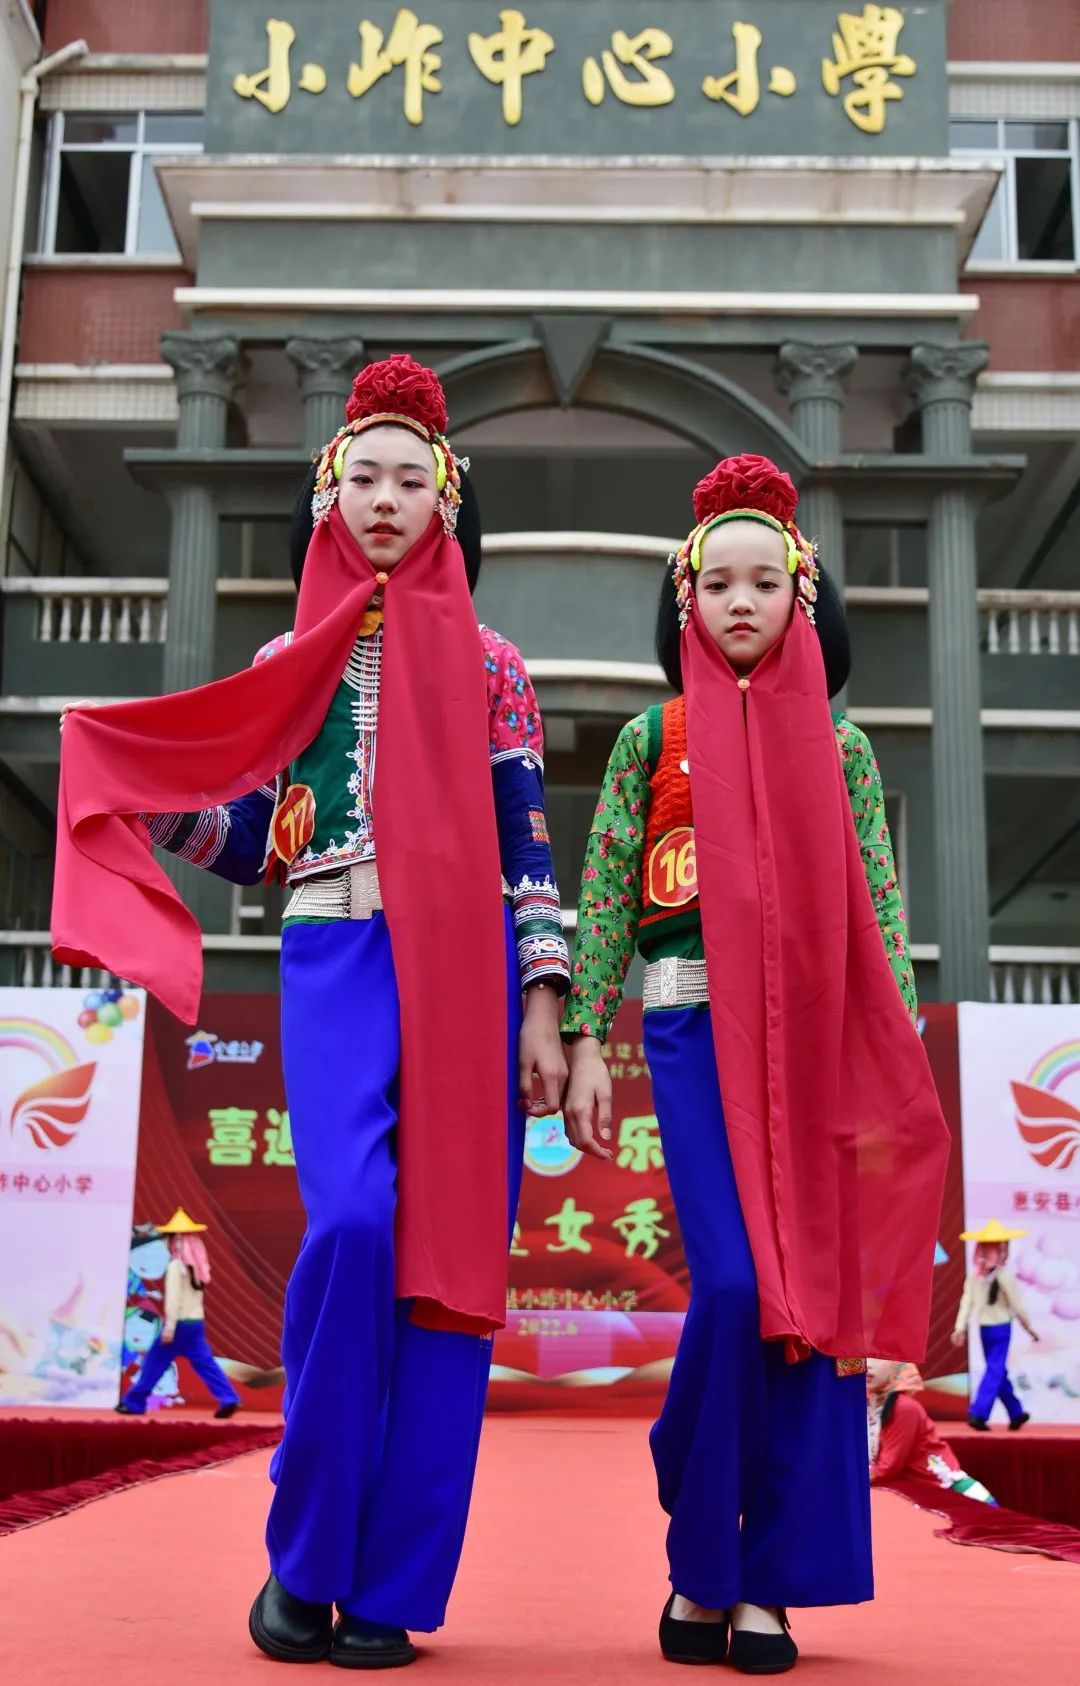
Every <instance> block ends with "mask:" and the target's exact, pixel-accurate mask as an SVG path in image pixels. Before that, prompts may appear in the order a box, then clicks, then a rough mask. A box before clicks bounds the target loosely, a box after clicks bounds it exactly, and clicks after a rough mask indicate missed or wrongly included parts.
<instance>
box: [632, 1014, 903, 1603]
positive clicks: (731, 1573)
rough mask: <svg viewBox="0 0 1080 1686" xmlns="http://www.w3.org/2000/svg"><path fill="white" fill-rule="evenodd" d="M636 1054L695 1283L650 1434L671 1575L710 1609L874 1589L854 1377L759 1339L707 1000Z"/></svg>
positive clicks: (861, 1404) (657, 1018)
mask: <svg viewBox="0 0 1080 1686" xmlns="http://www.w3.org/2000/svg"><path fill="white" fill-rule="evenodd" d="M645 1051H646V1056H647V1058H648V1062H649V1067H650V1070H651V1072H652V1083H653V1097H654V1104H655V1106H656V1112H657V1118H658V1120H659V1124H660V1134H661V1139H662V1141H663V1147H664V1157H665V1160H666V1162H667V1170H668V1177H669V1179H670V1183H671V1191H672V1196H673V1198H674V1202H675V1209H676V1212H677V1214H678V1219H679V1226H680V1229H681V1231H682V1236H683V1242H684V1244H685V1247H686V1255H687V1260H688V1263H689V1266H690V1278H691V1284H692V1289H691V1299H690V1309H689V1311H688V1313H687V1317H686V1324H685V1327H684V1329H683V1335H682V1339H681V1341H680V1342H679V1350H678V1353H677V1355H676V1358H675V1366H674V1370H673V1372H672V1377H671V1387H670V1389H669V1392H668V1397H667V1401H666V1403H665V1405H664V1409H663V1411H662V1413H661V1415H660V1418H659V1420H658V1422H657V1423H656V1425H655V1427H654V1428H653V1431H652V1451H653V1459H654V1462H655V1464H656V1474H657V1480H658V1483H659V1490H660V1503H661V1505H662V1506H663V1508H664V1509H665V1510H666V1511H667V1513H668V1515H669V1516H670V1518H671V1522H670V1526H669V1528H668V1542H667V1543H668V1560H669V1563H670V1567H671V1584H672V1586H673V1587H674V1589H675V1591H676V1592H679V1593H681V1594H682V1595H683V1596H684V1597H685V1598H690V1599H693V1600H694V1602H695V1603H697V1604H701V1605H703V1606H705V1607H706V1608H708V1609H714V1610H719V1609H727V1608H730V1607H731V1606H732V1605H733V1604H736V1603H738V1602H739V1601H740V1600H745V1601H746V1602H747V1603H751V1604H759V1605H763V1606H766V1607H769V1606H773V1605H783V1606H787V1605H821V1604H856V1603H859V1602H861V1601H862V1600H864V1599H868V1598H872V1597H873V1590H874V1588H873V1568H872V1561H871V1548H870V1490H869V1475H868V1466H867V1451H866V1386H865V1381H864V1378H863V1377H861V1376H838V1375H837V1374H836V1366H835V1363H834V1362H833V1360H832V1359H828V1358H823V1357H821V1356H820V1355H819V1354H815V1355H814V1356H813V1357H811V1358H810V1359H808V1360H806V1361H805V1362H803V1363H800V1364H789V1363H788V1362H787V1360H786V1358H785V1353H784V1347H783V1343H781V1342H775V1341H770V1342H764V1341H762V1339H761V1335H760V1324H759V1310H758V1298H757V1281H756V1277H755V1274H754V1263H753V1258H752V1256H751V1252H750V1243H749V1240H748V1237H747V1233H746V1225H745V1222H744V1221H743V1215H742V1211H741V1208H740V1206H739V1198H738V1193H737V1191H736V1187H735V1176H734V1172H733V1169H732V1164H731V1154H730V1152H729V1149H728V1141H727V1133H726V1129H725V1125H724V1112H723V1106H722V1104H721V1099H720V1085H719V1080H718V1077H717V1070H716V1056H715V1053H714V1050H713V1039H712V1026H711V1023H710V1019H709V1011H708V1008H706V1007H687V1008H679V1009H674V1010H672V1009H666V1010H661V1011H654V1012H649V1013H647V1014H646V1015H645Z"/></svg>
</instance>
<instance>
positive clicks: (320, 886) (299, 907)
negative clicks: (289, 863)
mask: <svg viewBox="0 0 1080 1686" xmlns="http://www.w3.org/2000/svg"><path fill="white" fill-rule="evenodd" d="M381 908H382V892H381V891H380V889H379V874H378V870H377V868H376V865H375V862H374V861H356V862H355V863H354V864H353V865H352V866H343V867H341V868H340V869H339V870H338V871H337V872H320V873H317V874H316V875H315V877H314V878H302V879H301V880H300V883H299V884H298V885H297V886H296V889H295V890H294V891H293V893H292V895H291V896H290V897H289V900H288V902H287V903H286V904H285V912H284V913H283V914H282V916H281V917H282V918H283V919H370V918H371V916H372V914H373V913H378V912H379V911H380V909H381Z"/></svg>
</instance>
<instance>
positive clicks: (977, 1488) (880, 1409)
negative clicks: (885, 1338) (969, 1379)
mask: <svg viewBox="0 0 1080 1686" xmlns="http://www.w3.org/2000/svg"><path fill="white" fill-rule="evenodd" d="M922 1388H923V1379H922V1377H921V1375H920V1374H919V1372H918V1370H917V1369H916V1367H915V1365H914V1364H896V1363H890V1362H889V1361H888V1360H886V1359H884V1358H871V1359H869V1360H868V1362H867V1366H866V1438H867V1444H868V1450H869V1454H870V1481H871V1484H874V1483H877V1484H878V1485H881V1486H885V1485H888V1483H889V1482H890V1481H922V1482H925V1481H927V1480H931V1481H933V1482H934V1483H935V1484H936V1485H937V1486H938V1487H944V1488H946V1489H947V1490H948V1491H949V1492H950V1493H960V1494H962V1495H963V1496H964V1497H965V1498H968V1499H978V1500H979V1501H980V1502H981V1503H982V1504H988V1505H992V1504H996V1503H997V1500H996V1499H993V1498H991V1496H990V1494H989V1492H988V1491H987V1489H986V1488H985V1487H984V1486H983V1484H982V1482H981V1481H976V1480H975V1477H974V1476H973V1475H968V1473H967V1472H966V1470H963V1469H961V1468H960V1462H959V1459H958V1458H957V1456H956V1453H955V1452H954V1451H953V1449H952V1447H951V1446H950V1445H949V1443H948V1441H947V1440H943V1439H942V1437H941V1435H940V1434H939V1433H938V1431H937V1428H936V1427H935V1425H934V1423H933V1422H932V1421H931V1419H930V1415H929V1412H928V1411H927V1409H926V1407H925V1406H924V1405H923V1404H922V1402H921V1400H919V1399H917V1398H916V1395H917V1394H919V1393H921V1392H922ZM928 1502H929V1503H930V1505H931V1507H932V1504H933V1494H932V1490H931V1497H930V1499H929V1501H928Z"/></svg>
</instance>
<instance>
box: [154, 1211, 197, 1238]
mask: <svg viewBox="0 0 1080 1686" xmlns="http://www.w3.org/2000/svg"><path fill="white" fill-rule="evenodd" d="M154 1228H155V1229H156V1230H157V1232H158V1234H159V1235H198V1234H199V1232H200V1231H201V1230H204V1229H205V1228H206V1225H205V1224H197V1223H196V1222H195V1220H194V1218H189V1217H188V1215H187V1213H186V1212H185V1211H184V1208H183V1207H182V1206H178V1207H177V1208H176V1211H175V1212H174V1213H173V1215H172V1217H171V1218H170V1219H169V1221H168V1223H167V1224H155V1225H154Z"/></svg>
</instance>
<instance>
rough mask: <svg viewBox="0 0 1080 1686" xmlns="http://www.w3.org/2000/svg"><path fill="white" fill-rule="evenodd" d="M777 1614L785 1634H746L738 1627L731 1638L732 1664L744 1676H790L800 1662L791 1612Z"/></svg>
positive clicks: (783, 1611) (782, 1611) (784, 1611)
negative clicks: (789, 1616)
mask: <svg viewBox="0 0 1080 1686" xmlns="http://www.w3.org/2000/svg"><path fill="white" fill-rule="evenodd" d="M777 1614H778V1615H779V1617H780V1620H781V1621H782V1622H783V1624H784V1631H783V1633H746V1632H745V1631H740V1629H738V1628H736V1629H735V1630H734V1632H733V1633H732V1635H731V1654H730V1658H729V1660H730V1662H731V1666H732V1668H737V1669H738V1670H739V1672H740V1674H786V1673H787V1671H788V1669H789V1668H794V1667H795V1664H796V1663H797V1662H798V1660H799V1647H798V1646H797V1645H796V1643H795V1641H794V1639H792V1637H791V1628H790V1626H789V1624H788V1619H787V1611H786V1610H779V1611H778V1612H777Z"/></svg>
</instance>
